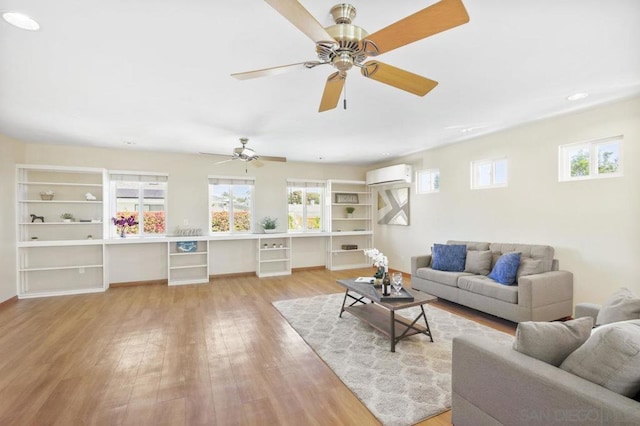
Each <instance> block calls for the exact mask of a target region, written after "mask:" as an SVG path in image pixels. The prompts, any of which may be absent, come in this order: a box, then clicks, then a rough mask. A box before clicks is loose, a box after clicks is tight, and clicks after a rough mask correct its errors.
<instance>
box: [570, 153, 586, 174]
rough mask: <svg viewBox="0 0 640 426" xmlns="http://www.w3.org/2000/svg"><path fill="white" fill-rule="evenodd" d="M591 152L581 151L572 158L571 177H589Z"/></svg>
mask: <svg viewBox="0 0 640 426" xmlns="http://www.w3.org/2000/svg"><path fill="white" fill-rule="evenodd" d="M589 168H590V167H589V151H587V150H586V149H581V150H580V151H578V152H577V153H575V154H574V155H572V156H571V177H576V176H589Z"/></svg>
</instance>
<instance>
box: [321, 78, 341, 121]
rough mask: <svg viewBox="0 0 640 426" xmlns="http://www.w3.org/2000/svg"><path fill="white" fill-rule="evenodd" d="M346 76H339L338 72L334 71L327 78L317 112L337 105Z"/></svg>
mask: <svg viewBox="0 0 640 426" xmlns="http://www.w3.org/2000/svg"><path fill="white" fill-rule="evenodd" d="M346 78H347V77H346V76H344V77H343V76H341V75H340V73H339V72H334V73H333V74H331V75H330V76H329V78H327V84H325V86H324V93H322V100H321V101H320V109H318V112H323V111H327V110H330V109H334V108H335V107H336V106H338V101H339V100H340V94H341V93H342V88H343V87H344V81H345V80H346Z"/></svg>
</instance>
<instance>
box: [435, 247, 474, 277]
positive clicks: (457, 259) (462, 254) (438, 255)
mask: <svg viewBox="0 0 640 426" xmlns="http://www.w3.org/2000/svg"><path fill="white" fill-rule="evenodd" d="M432 252H433V253H432V256H431V257H432V261H431V267H432V268H433V269H437V270H439V271H452V272H462V271H464V263H465V260H466V258H467V246H465V245H458V244H434V245H433V250H432Z"/></svg>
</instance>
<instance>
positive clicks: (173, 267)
mask: <svg viewBox="0 0 640 426" xmlns="http://www.w3.org/2000/svg"><path fill="white" fill-rule="evenodd" d="M207 266H209V265H207V264H206V263H204V264H202V265H186V266H169V269H171V270H173V269H192V268H206V267H207Z"/></svg>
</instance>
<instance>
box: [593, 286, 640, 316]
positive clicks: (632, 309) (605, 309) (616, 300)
mask: <svg viewBox="0 0 640 426" xmlns="http://www.w3.org/2000/svg"><path fill="white" fill-rule="evenodd" d="M632 319H640V298H637V297H635V296H634V294H633V293H632V292H631V290H629V289H628V288H621V289H620V290H618V291H616V292H615V293H613V294H612V295H611V297H609V298H608V299H607V300H606V301H605V302H604V303H603V304H602V307H601V308H600V312H598V317H597V318H596V324H597V325H600V324H609V323H612V322H618V321H626V320H632Z"/></svg>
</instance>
